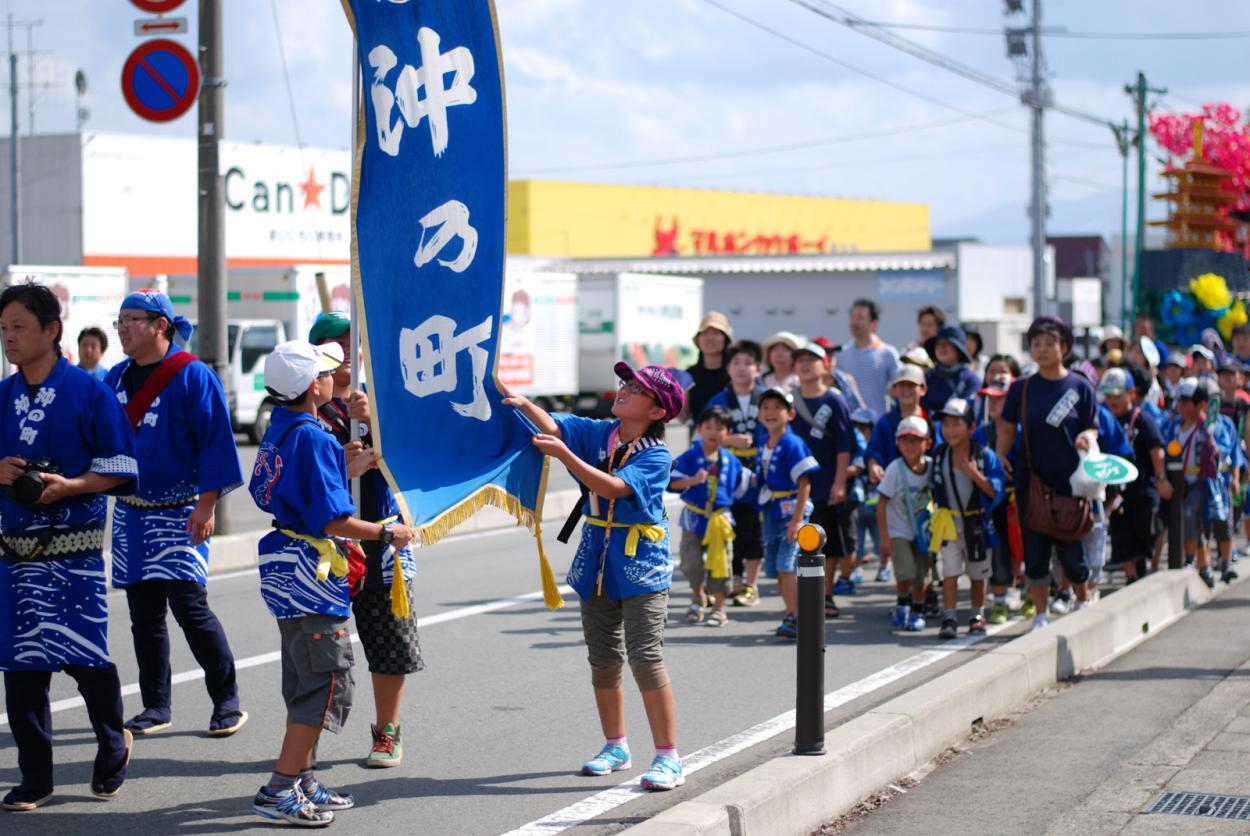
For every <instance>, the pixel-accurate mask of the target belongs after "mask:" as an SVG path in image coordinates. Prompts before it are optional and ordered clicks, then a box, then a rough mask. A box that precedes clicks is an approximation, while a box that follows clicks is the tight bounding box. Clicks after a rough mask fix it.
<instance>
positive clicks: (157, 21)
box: [135, 17, 187, 37]
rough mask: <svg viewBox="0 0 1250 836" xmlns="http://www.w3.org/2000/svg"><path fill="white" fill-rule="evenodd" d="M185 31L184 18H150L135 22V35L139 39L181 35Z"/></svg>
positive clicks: (185, 20)
mask: <svg viewBox="0 0 1250 836" xmlns="http://www.w3.org/2000/svg"><path fill="white" fill-rule="evenodd" d="M186 31H187V19H186V18H185V17H152V18H148V19H146V20H136V21H135V34H136V35H139V36H140V37H144V36H147V35H181V34H184V33H185V32H186Z"/></svg>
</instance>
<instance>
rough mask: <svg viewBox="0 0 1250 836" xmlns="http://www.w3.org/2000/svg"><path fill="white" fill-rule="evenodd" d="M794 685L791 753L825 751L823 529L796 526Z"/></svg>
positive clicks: (821, 753)
mask: <svg viewBox="0 0 1250 836" xmlns="http://www.w3.org/2000/svg"><path fill="white" fill-rule="evenodd" d="M798 544H799V561H798V564H799V565H798V578H797V582H798V605H799V611H798V631H799V636H798V680H797V683H798V687H797V689H796V692H795V698H794V715H795V716H794V754H796V755H823V754H824V753H825V555H824V552H823V549H824V547H825V530H824V529H823V528H821V527H820V526H818V525H815V524H813V523H807V524H805V525H804V526H803V527H802V528H800V529H799V536H798Z"/></svg>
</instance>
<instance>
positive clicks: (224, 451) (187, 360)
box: [105, 290, 247, 737]
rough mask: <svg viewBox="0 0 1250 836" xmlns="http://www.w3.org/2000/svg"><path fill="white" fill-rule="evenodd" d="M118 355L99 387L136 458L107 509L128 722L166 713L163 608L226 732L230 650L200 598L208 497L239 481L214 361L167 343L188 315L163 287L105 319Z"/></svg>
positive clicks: (236, 720) (234, 712)
mask: <svg viewBox="0 0 1250 836" xmlns="http://www.w3.org/2000/svg"><path fill="white" fill-rule="evenodd" d="M114 326H115V327H116V328H117V335H118V337H119V339H120V341H121V344H122V350H123V351H125V352H126V357H127V359H126V360H124V361H123V362H121V363H119V364H117V365H116V366H114V367H113V368H112V369H110V370H109V373H108V376H107V377H106V378H105V385H106V386H108V387H109V388H110V389H112V391H113V392H114V393H115V395H116V397H117V400H118V401H120V402H121V403H122V405H123V406H124V408H125V413H126V417H125V420H126V422H127V424H128V426H127V427H126V430H127V431H128V432H129V433H131V434H132V435H133V436H134V440H135V452H136V456H137V458H138V462H139V482H138V486H137V489H136V490H134V491H130V492H128V493H127V494H126V495H124V496H119V497H118V499H117V504H116V506H114V508H113V543H112V549H113V585H114V586H115V587H118V588H119V589H125V590H126V601H127V603H128V604H129V606H130V623H131V632H132V634H133V636H134V643H135V656H136V658H137V660H138V663H139V693H140V696H141V697H142V699H143V711H142V712H140V713H139V714H138V715H137V716H135V717H133V718H131V719H130V720H129V721H127V723H126V728H127V729H130V730H131V731H132V732H134V733H135V734H152V733H153V732H157V731H160V730H161V729H164V728H167V727H168V726H169V725H170V723H171V721H172V697H173V694H172V686H171V678H170V669H169V631H168V629H167V627H166V624H165V614H166V609H167V608H168V609H169V610H172V611H173V614H174V618H175V619H176V620H177V622H178V626H180V627H181V628H182V632H183V634H184V635H185V636H186V639H187V644H188V645H189V646H190V648H191V653H192V655H194V656H195V661H196V662H198V663H199V665H200V667H201V668H203V669H204V684H205V686H206V687H207V689H208V695H209V698H210V699H212V701H213V713H212V716H211V717H210V719H209V723H208V733H209V734H210V735H212V736H216V737H225V736H228V735H232V734H234V733H235V732H236V731H238V730H239V729H240V728H241V727H242V726H243V724H244V723H245V722H246V721H247V713H246V712H244V711H242V710H241V709H240V708H239V688H238V683H237V681H236V679H235V668H234V656H233V654H232V653H231V652H230V644H229V642H227V640H226V633H225V631H224V630H223V629H222V626H221V622H220V621H218V620H217V616H216V615H214V614H213V611H212V610H211V609H209V606H208V592H207V589H206V584H207V583H208V552H209V546H208V540H209V537H210V536H211V535H212V533H213V524H214V520H215V516H216V508H217V502H218V501H219V500H220V498H221V497H222V496H224V495H225V494H226V493H229V492H230V491H232V490H234V489H235V488H237V487H239V486H240V485H241V484H243V475H242V472H241V471H240V469H239V458H238V452H237V451H236V449H235V446H234V432H233V430H232V428H231V424H230V410H229V408H228V407H227V405H226V396H225V392H224V391H223V390H222V387H221V382H220V381H219V380H218V379H217V376H216V375H215V374H214V373H213V371H212V369H210V368H208V366H206V365H204V364H203V363H201V362H199V361H198V360H196V359H195V358H194V357H193V356H191V355H190V354H189V353H187V352H185V351H183V350H182V349H181V348H179V347H178V346H177V345H176V344H175V343H174V336H175V335H177V336H179V337H181V339H182V340H183V341H184V342H185V341H186V340H187V339H188V338H189V337H190V336H191V331H192V325H191V323H190V322H188V321H187V320H186V319H184V318H183V317H181V316H175V315H174V307H173V304H172V303H171V302H170V299H169V297H168V296H166V295H165V294H164V293H161V292H160V291H156V290H141V291H138V292H136V293H132V294H130V295H129V296H127V297H126V298H125V299H123V300H122V304H121V311H120V312H119V313H118V318H117V321H116V322H115V323H114Z"/></svg>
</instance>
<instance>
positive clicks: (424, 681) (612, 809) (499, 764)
mask: <svg viewBox="0 0 1250 836" xmlns="http://www.w3.org/2000/svg"><path fill="white" fill-rule="evenodd" d="M547 547H548V549H549V553H550V555H551V558H552V561H553V563H554V566H555V569H556V572H557V575H559V576H562V573H563V571H564V570H565V569H566V568H567V566H568V562H569V559H570V557H571V554H572V550H571V548H570V547H569V546H562V545H560V544H558V543H556V542H555V541H554V538H552V537H550V536H549V537H548V539H547ZM419 557H420V560H419V562H420V573H419V576H418V578H417V583H416V587H415V590H416V591H415V594H416V608H417V612H418V613H419V614H420V615H421V617H422V619H423V627H422V646H423V649H424V653H425V656H426V660H427V664H428V669H427V670H426V671H424V672H422V673H419V674H415V675H413V676H412V677H411V678H410V685H409V687H408V689H407V692H406V694H405V699H404V707H403V717H404V731H405V742H406V750H407V751H406V756H405V760H404V763H403V765H402V766H401V767H398V768H395V769H391V770H384V771H383V770H379V771H374V770H366V769H363V768H362V767H361V766H360V765H359V762H360V759H361V758H362V757H363V756H364V755H365V754H366V752H367V748H368V744H369V734H368V726H369V723H370V721H371V720H372V710H371V709H372V693H371V690H370V686H369V682H368V676H367V673H366V672H365V667H364V659H363V653H358V654H357V683H358V687H357V692H356V708H355V710H354V711H353V714H352V717H351V719H350V720H349V723H348V726H347V729H346V731H345V733H344V734H343V735H340V736H337V737H336V736H333V735H326V736H325V737H324V739H323V742H322V744H321V747H320V758H321V768H320V775H321V777H322V779H323V780H324V781H325V782H326V783H327V784H329V785H330V786H333V787H335V788H337V789H339V790H340V791H343V792H350V793H353V794H354V795H355V796H356V799H357V803H358V805H359V806H358V807H357V809H355V810H352V811H348V812H345V813H342V814H341V815H340V817H339V821H338V822H336V825H335V826H336V827H338V828H339V829H340V830H342V828H344V827H346V828H348V829H349V832H366V831H367V832H385V831H387V830H391V831H392V832H415V833H437V834H480V833H503V832H508V831H511V830H513V829H516V828H520V827H522V826H524V825H527V824H529V823H532V822H535V821H538V820H542V819H545V818H546V819H548V821H549V822H550V821H552V820H554V821H555V822H556V823H555V824H552V825H550V826H549V827H548V828H547V829H546V830H530V831H528V832H555V830H558V829H561V828H563V827H565V826H575V830H574V831H573V832H576V833H579V834H581V833H587V834H588V833H610V832H616V831H618V830H620V829H622V828H624V827H625V826H627V825H629V824H631V823H633V822H636V821H639V820H641V819H642V818H645V817H648V816H650V815H654V814H655V813H656V812H658V811H659V810H661V809H664V808H666V807H668V806H670V805H672V804H674V803H677V802H678V801H680V800H683V799H688V798H692V797H694V796H695V795H697V794H699V793H700V792H702V791H705V790H707V789H709V788H711V787H713V786H717V785H719V784H720V783H722V782H723V781H725V780H727V779H728V778H730V777H733V776H734V775H737V774H740V773H741V772H743V771H745V770H746V769H749V768H750V767H752V766H755V765H757V764H759V763H760V762H762V761H764V760H766V759H769V758H772V757H775V756H778V755H780V754H783V753H785V752H787V751H788V750H789V748H790V746H791V744H792V734H793V732H792V730H790V729H789V728H788V726H786V725H785V723H784V722H783V723H781V724H777V723H774V724H773V725H771V726H767V727H765V729H764V731H763V732H759V731H758V730H757V732H756V733H755V734H754V736H753V737H749V738H744V739H742V741H740V745H738V746H733V745H728V744H727V743H726V741H727V740H728V739H730V738H731V737H733V736H734V735H739V734H740V733H742V732H744V731H745V730H748V729H751V728H752V727H755V726H757V725H758V724H761V723H765V722H766V721H769V720H771V719H773V718H776V717H778V716H779V715H783V714H784V713H785V712H787V711H789V710H791V709H792V708H793V706H794V687H795V686H794V682H795V651H794V645H793V644H790V643H786V642H782V641H779V640H777V639H775V638H774V637H773V635H772V629H773V628H774V627H775V625H776V623H777V619H778V615H779V604H778V598H777V593H776V589H775V587H773V586H772V585H771V584H770V585H766V586H765V587H764V593H765V596H766V597H765V600H764V601H763V603H762V604H761V605H760V606H759V607H757V608H754V609H747V610H743V609H735V610H732V611H731V621H730V622H729V624H728V625H727V626H726V627H724V628H722V629H720V630H713V629H709V628H706V627H702V626H688V625H685V624H683V623H680V620H681V615H682V613H683V611H684V609H685V604H686V601H685V600H684V594H683V593H684V589H685V585H684V584H683V583H680V582H679V583H678V584H677V585H676V587H675V588H676V590H677V592H678V594H677V595H676V596H675V597H674V598H673V601H672V604H671V614H672V616H673V621H672V622H671V626H670V629H669V632H668V635H667V657H668V666H669V671H670V674H671V676H672V678H673V682H674V687H675V691H676V695H677V701H678V714H679V742H680V746H681V750H682V753H683V755H684V756H685V757H686V758H687V759H688V760H691V756H692V755H695V756H696V757H695V758H694V760H697V761H698V762H699V763H701V764H703V768H701V769H700V770H699V771H697V772H695V773H694V774H692V775H691V776H690V779H689V781H688V783H687V785H686V787H685V788H683V789H680V790H678V791H676V792H672V793H665V794H654V795H645V796H644V795H641V794H635V793H634V792H631V791H629V790H626V791H623V792H618V793H615V794H614V795H616V796H619V798H618V799H617V800H618V801H620V800H623V801H625V802H626V803H623V804H619V805H613V804H612V803H611V802H612V798H610V797H609V798H605V797H604V795H602V791H603V790H608V789H610V788H612V787H616V786H618V785H619V784H621V782H623V781H627V780H629V779H631V778H633V779H636V778H637V776H638V775H640V774H641V772H642V771H643V770H644V769H645V767H646V764H647V763H648V762H649V760H650V757H651V754H652V747H651V742H650V739H649V735H648V733H647V731H646V729H647V726H646V722H645V718H644V716H643V713H642V710H641V702H640V700H639V698H638V696H637V692H636V689H635V688H634V686H633V684H632V683H627V689H626V693H627V701H626V706H627V719H628V725H629V728H630V730H631V731H632V737H631V740H632V742H633V749H634V752H635V767H634V769H633V770H631V771H630V772H626V773H618V774H617V775H615V776H613V777H609V778H583V777H580V776H578V775H577V774H576V772H577V769H578V767H579V766H580V764H581V763H582V762H583V761H584V760H586V759H587V758H588V757H589V756H590V755H592V754H593V753H594V752H595V751H596V750H597V748H598V746H599V745H600V743H601V738H600V733H599V728H598V722H597V718H596V714H595V709H594V703H593V699H592V694H591V689H590V681H589V673H588V668H587V665H586V662H585V652H584V650H583V649H582V644H581V631H580V625H579V619H578V614H577V609H576V606H575V602H573V601H570V606H569V607H566V608H565V609H563V610H559V611H554V612H553V611H548V610H546V609H544V608H543V607H542V606H541V603H538V602H536V601H535V599H534V598H533V597H531V598H529V599H526V600H523V601H517V600H515V596H518V595H523V594H526V593H533V592H535V591H536V590H537V589H538V587H539V584H538V573H537V563H536V559H535V552H534V546H533V543H532V541H531V540H529V539H528V538H527V535H526V534H525V533H524V532H518V531H517V530H515V529H508V530H505V531H500V532H494V533H484V534H476V535H469V536H464V537H459V538H450V539H448V540H445V541H444V542H442V543H440V544H438V545H437V546H434V547H431V548H428V549H424V550H423V551H422V552H421V554H420V556H419ZM209 588H210V600H211V602H212V604H213V606H214V609H215V610H216V612H217V614H218V616H219V617H220V618H221V620H222V622H223V623H224V624H225V625H226V629H227V631H228V633H229V635H230V639H231V642H232V645H233V648H234V652H235V655H236V658H237V659H238V660H239V661H240V670H239V682H240V688H241V691H242V696H243V704H244V707H245V708H246V709H247V710H248V711H249V712H250V713H251V722H250V723H249V724H248V725H247V726H246V727H245V728H244V729H243V730H242V731H241V732H240V733H239V734H238V735H237V736H235V737H233V738H228V739H224V740H219V739H210V738H208V737H206V736H205V734H204V729H205V727H206V724H207V721H208V716H209V713H210V710H211V705H210V703H209V701H208V699H207V696H206V694H205V693H204V689H203V685H202V681H201V680H199V679H197V678H195V677H194V673H191V672H194V671H195V670H196V668H195V664H194V662H193V661H192V659H191V658H190V654H189V652H188V650H187V649H186V645H185V642H184V640H183V639H182V637H181V635H179V634H178V632H177V630H176V627H174V625H172V624H171V630H172V632H173V634H174V637H173V669H174V671H175V674H180V673H188V674H189V675H188V676H186V677H179V676H176V678H175V682H176V684H175V686H174V726H173V727H172V728H171V729H169V730H168V731H167V732H163V733H160V734H158V735H155V736H153V737H151V738H147V739H139V740H138V741H137V742H136V748H135V754H134V760H133V762H132V765H131V769H130V780H129V781H128V782H127V783H126V785H125V787H124V789H123V790H122V792H121V794H120V796H119V797H118V798H116V799H115V800H113V801H111V802H102V801H98V800H96V799H94V798H92V797H91V796H90V795H89V793H88V791H87V786H86V784H87V781H88V778H89V774H90V767H91V760H92V757H93V756H94V748H95V747H94V739H93V737H92V735H91V732H90V727H89V725H88V723H87V718H86V715H85V711H84V710H83V708H81V706H74V705H72V704H71V705H69V706H67V707H58V708H57V711H56V713H55V714H54V715H53V716H54V723H55V725H56V728H57V732H56V740H55V755H56V760H57V782H58V787H57V796H56V799H55V800H54V802H53V803H51V804H49V805H48V806H46V807H44V808H42V809H40V810H38V811H35V812H33V813H26V814H10V815H11V816H13V817H12V818H9V817H6V818H4V819H3V822H4V826H5V828H6V832H20V833H50V834H58V836H63V835H64V834H71V833H91V834H100V833H122V832H126V833H142V832H148V833H222V832H242V831H252V830H253V829H255V830H256V831H257V832H260V831H261V829H262V828H265V825H264V823H263V822H262V821H261V820H260V819H258V818H256V817H254V816H253V815H252V814H251V813H250V811H249V804H250V798H251V795H252V794H253V793H254V792H255V791H256V788H257V787H258V786H259V785H260V783H261V782H262V781H263V780H264V779H265V778H266V777H267V775H268V773H269V771H270V769H271V768H272V764H273V758H274V757H275V755H276V752H277V749H278V746H279V742H280V739H281V734H282V725H283V722H284V710H283V706H282V701H281V696H280V693H279V668H278V665H277V660H276V656H277V654H276V650H277V638H278V634H277V628H276V627H275V625H274V622H273V619H272V618H270V616H269V615H268V613H267V612H266V610H265V608H264V606H263V604H262V603H261V600H260V595H259V592H258V588H257V578H256V575H255V574H254V573H252V572H238V573H230V574H227V575H223V576H218V577H216V578H214V579H213V580H212V581H211V582H210V585H209ZM843 603H844V604H845V606H844V610H843V616H842V617H841V618H840V619H838V620H837V621H835V622H831V623H830V624H829V625H828V628H827V637H828V641H829V645H830V646H829V649H828V652H827V654H826V691H828V692H834V691H838V690H839V689H842V691H841V694H842V696H841V697H840V698H839V699H838V700H837V701H836V702H838V703H840V704H839V705H838V707H837V708H835V709H834V710H832V711H831V712H830V713H829V714H828V715H827V719H828V722H829V723H830V724H836V723H837V722H839V721H841V720H843V719H845V718H847V717H849V716H853V715H854V714H857V713H859V712H862V711H864V710H867V709H868V708H870V707H872V706H873V705H876V704H879V703H880V702H882V701H884V700H886V699H888V698H890V697H891V696H893V695H895V694H897V693H899V692H900V691H902V690H905V689H907V688H909V687H913V686H914V685H916V684H918V683H919V682H921V681H924V680H925V679H928V678H931V677H933V676H936V675H938V674H940V673H941V672H943V671H945V670H947V669H949V668H950V667H952V666H954V665H958V664H960V663H961V662H962V661H964V660H966V659H967V658H970V656H972V655H973V654H976V653H978V652H980V651H983V650H985V649H988V648H989V647H990V646H992V645H994V644H995V643H997V642H1000V641H1003V640H1005V638H1006V635H1005V634H1004V635H999V636H994V637H991V638H989V639H986V640H983V641H981V642H979V643H976V644H975V645H970V644H966V643H965V642H962V641H961V642H958V643H956V644H957V646H956V647H955V648H952V645H951V644H947V645H944V647H945V648H946V649H948V650H951V651H952V652H950V653H949V655H945V656H943V657H942V658H940V659H937V660H932V659H930V661H929V662H928V663H926V665H925V666H924V667H922V668H918V669H917V665H916V662H915V660H916V658H917V654H920V653H922V651H925V650H929V649H931V648H933V647H935V646H937V645H938V642H937V640H936V637H935V631H934V630H929V631H928V632H927V633H925V634H920V635H903V634H899V635H895V634H892V633H891V632H890V630H889V628H888V626H887V621H886V618H887V609H888V606H889V604H891V603H892V597H891V595H890V593H889V590H888V589H887V588H886V585H885V584H877V583H869V584H867V585H866V589H865V594H861V595H858V596H856V597H855V598H854V599H852V600H848V601H845V602H843ZM110 604H111V606H110V617H111V619H112V621H111V623H112V625H113V629H112V631H111V636H110V645H111V649H112V652H113V655H114V658H115V660H116V662H117V664H118V666H119V668H120V670H121V677H122V682H123V683H124V684H131V683H134V682H135V681H136V670H135V664H134V654H133V650H132V648H131V646H130V643H129V635H128V630H127V629H126V626H127V624H128V621H127V618H126V611H125V601H124V599H123V598H122V597H121V596H120V595H116V594H114V595H112V596H111V599H110ZM1014 629H1015V630H1018V629H1022V625H1017V626H1016V627H1015V628H1014ZM1009 632H1014V630H1013V631H1009ZM930 656H932V654H929V655H928V656H926V657H925V658H926V659H927V658H929V657H930ZM883 670H885V671H887V672H888V671H894V674H892V675H891V676H888V677H885V679H886V680H888V681H887V683H886V684H885V685H883V686H880V687H878V685H879V683H878V682H877V681H874V682H873V683H867V684H866V683H864V682H863V680H864V679H865V678H866V677H869V676H870V675H873V674H875V673H877V672H879V671H883ZM909 670H910V673H906V674H905V672H906V671H909ZM848 686H850V687H848ZM76 696H77V695H76V693H75V691H74V688H73V683H72V681H71V680H70V679H69V678H68V677H65V676H57V677H54V679H53V694H52V697H53V700H70V701H71V703H72V701H73V698H74V697H76ZM827 704H828V703H827ZM126 709H127V713H128V715H129V714H133V713H137V712H138V710H139V709H140V704H139V700H138V697H137V695H136V694H134V693H131V694H130V695H128V696H127V697H126ZM729 742H730V743H732V742H733V741H729ZM748 743H753V744H754V745H746V744H748ZM738 749H741V751H737V750H738ZM17 780H18V771H17V768H16V750H15V748H14V744H13V740H12V737H11V735H10V734H9V733H8V727H7V722H6V724H5V725H0V785H3V786H6V787H7V786H12V785H13V784H14V783H16V781H17ZM574 804H579V805H583V806H582V807H581V808H580V809H579V810H570V809H568V808H569V807H570V805H574ZM19 815H20V818H17V816H19ZM587 817H594V818H593V820H591V821H590V822H588V823H586V824H584V825H580V826H579V823H580V822H581V821H582V820H584V819H586V818H587ZM14 828H16V829H14Z"/></svg>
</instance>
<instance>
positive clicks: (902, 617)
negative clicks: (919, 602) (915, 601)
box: [890, 604, 911, 630]
mask: <svg viewBox="0 0 1250 836" xmlns="http://www.w3.org/2000/svg"><path fill="white" fill-rule="evenodd" d="M910 616H911V607H909V606H907V605H906V604H897V605H895V607H894V610H893V612H891V613H890V626H891V627H893V628H894V629H895V630H905V629H907V619H908V618H909V617H910Z"/></svg>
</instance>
